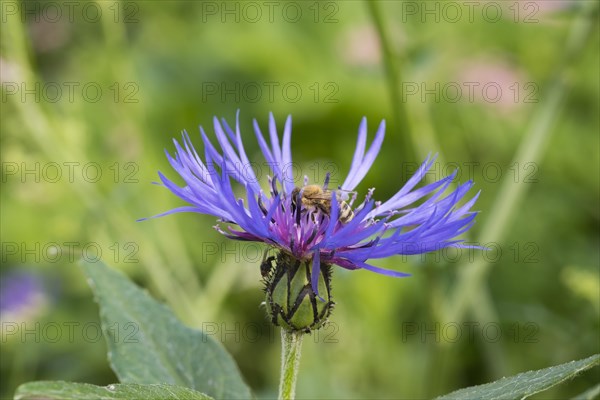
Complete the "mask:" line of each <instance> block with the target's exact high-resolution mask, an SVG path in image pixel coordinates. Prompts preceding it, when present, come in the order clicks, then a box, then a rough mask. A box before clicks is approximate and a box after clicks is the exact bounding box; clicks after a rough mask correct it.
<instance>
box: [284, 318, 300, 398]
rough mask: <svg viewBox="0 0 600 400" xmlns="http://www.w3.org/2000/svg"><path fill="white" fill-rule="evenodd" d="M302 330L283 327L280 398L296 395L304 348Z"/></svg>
mask: <svg viewBox="0 0 600 400" xmlns="http://www.w3.org/2000/svg"><path fill="white" fill-rule="evenodd" d="M302 335H303V334H302V333H301V332H289V331H287V330H285V329H281V378H280V381H279V400H292V399H294V397H296V379H297V377H298V367H299V366H300V353H301V350H302V338H303V336H302Z"/></svg>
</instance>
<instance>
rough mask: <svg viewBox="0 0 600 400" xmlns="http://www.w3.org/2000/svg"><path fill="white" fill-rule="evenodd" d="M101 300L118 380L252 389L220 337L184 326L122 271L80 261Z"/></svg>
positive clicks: (221, 393) (233, 395)
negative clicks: (244, 379)
mask: <svg viewBox="0 0 600 400" xmlns="http://www.w3.org/2000/svg"><path fill="white" fill-rule="evenodd" d="M82 266H83V269H84V271H85V273H86V275H87V276H88V280H89V284H90V286H91V287H92V290H93V291H94V294H95V298H96V301H97V302H98V304H99V305H100V319H101V321H102V332H103V334H104V336H105V338H106V341H107V344H108V358H109V361H110V364H111V367H112V369H113V371H115V373H116V374H117V377H118V378H119V380H120V381H121V382H122V383H140V384H147V383H168V384H172V385H178V386H185V387H188V388H190V389H194V390H197V391H199V392H202V393H206V394H208V395H210V396H212V397H215V398H227V399H248V398H251V397H252V395H251V393H250V388H249V387H248V386H247V385H246V384H245V383H244V381H243V379H242V376H241V374H240V372H239V370H238V368H237V365H236V364H235V361H234V360H233V358H232V357H231V356H230V355H229V353H227V351H226V350H225V349H224V348H223V346H222V345H221V343H219V342H217V341H215V340H213V339H212V338H211V337H209V336H207V335H206V334H204V333H203V332H202V331H199V330H194V329H191V328H188V327H186V326H184V325H183V324H182V323H181V322H180V321H179V320H178V319H177V317H175V315H174V314H173V312H172V311H171V310H170V309H169V308H167V307H166V306H165V305H164V304H162V303H159V302H157V301H156V300H154V299H153V298H151V297H150V296H149V295H148V293H146V291H144V290H142V289H140V288H139V287H137V286H136V285H135V284H133V283H132V282H131V281H130V280H129V279H127V278H126V277H125V276H124V275H123V274H122V273H121V272H119V271H117V270H114V269H111V268H108V267H107V266H106V265H104V264H103V263H101V262H96V263H85V262H82Z"/></svg>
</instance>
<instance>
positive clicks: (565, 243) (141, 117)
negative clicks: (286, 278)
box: [0, 0, 600, 399]
mask: <svg viewBox="0 0 600 400" xmlns="http://www.w3.org/2000/svg"><path fill="white" fill-rule="evenodd" d="M1 7H2V9H1V11H2V16H1V18H2V37H1V56H0V62H1V81H2V102H1V106H2V111H1V115H0V117H1V124H2V125H1V134H2V147H1V157H2V191H1V213H2V220H1V236H2V270H1V277H2V304H1V306H2V315H0V319H1V322H2V342H1V346H2V357H1V361H0V366H1V386H0V396H1V397H2V398H4V397H11V396H12V393H13V392H14V389H15V388H16V387H17V386H18V385H19V384H22V383H24V382H26V381H31V380H41V379H45V380H48V379H53V380H70V381H78V382H88V383H95V384H108V383H113V382H115V381H116V378H115V376H114V375H113V373H112V372H111V370H110V369H109V367H108V363H107V360H106V354H105V343H104V340H103V338H102V337H100V335H99V332H98V330H99V320H98V316H97V306H96V305H95V304H94V302H93V299H92V294H91V291H90V289H89V288H88V286H87V284H86V282H85V279H84V278H83V274H82V273H81V271H80V270H79V269H78V267H77V265H76V263H74V261H76V260H77V259H79V258H80V257H82V256H83V257H87V258H88V259H96V258H97V257H101V258H102V259H103V260H104V261H106V262H107V263H108V264H110V265H112V266H114V267H115V268H119V269H121V270H124V271H125V272H126V273H127V274H128V275H129V276H130V277H131V278H132V279H133V280H135V281H136V282H137V283H138V284H140V285H141V286H143V287H146V288H148V290H149V291H150V292H151V293H152V294H153V295H154V296H155V297H157V298H159V299H161V300H163V301H165V302H166V303H168V304H169V306H170V307H172V308H173V309H174V310H175V312H176V313H177V314H178V316H179V317H180V318H181V319H182V320H183V321H184V322H185V323H187V324H189V325H190V326H194V327H199V328H204V329H205V330H206V331H207V332H210V333H211V334H212V335H213V336H214V337H215V338H216V339H218V340H221V341H222V342H223V343H224V345H225V346H226V347H227V348H228V350H229V351H230V352H231V353H232V354H233V356H234V357H235V359H236V361H237V362H238V364H239V365H240V368H241V370H242V373H243V375H244V376H245V377H246V379H247V381H248V383H249V384H250V386H251V387H252V388H253V390H254V391H255V393H256V395H257V397H259V398H265V397H273V396H275V395H276V387H277V382H278V372H279V357H280V355H279V354H280V353H279V352H280V348H279V334H278V332H276V331H275V330H274V329H273V328H270V327H269V326H268V324H267V322H266V320H265V316H264V310H263V309H262V308H261V307H260V303H261V301H262V300H263V292H262V290H261V289H262V288H261V283H260V273H259V268H258V267H259V264H260V258H261V257H262V247H260V246H255V245H252V244H250V245H248V244H241V243H233V242H230V241H226V240H224V238H223V237H222V236H220V235H219V234H218V233H217V232H216V231H214V230H212V229H209V228H210V227H211V226H212V225H214V223H215V221H214V218H213V217H210V216H203V215H195V214H177V215H173V216H169V217H165V218H160V219H155V220H150V221H145V222H136V220H137V219H139V218H143V217H148V216H151V215H155V214H158V213H160V212H163V211H166V210H169V209H172V208H175V207H177V206H180V205H183V203H182V201H180V200H179V199H177V198H176V197H175V196H173V195H171V194H170V193H169V192H168V191H167V190H165V189H163V188H161V187H158V186H155V185H152V184H151V182H153V181H155V180H157V179H158V178H157V170H161V171H162V172H164V173H165V174H166V175H167V176H169V177H171V178H173V179H177V177H176V176H175V175H176V174H175V173H174V172H173V171H172V170H171V168H170V166H169V165H168V162H167V160H166V158H165V157H164V152H163V149H167V150H168V151H170V152H172V151H173V149H174V147H173V145H172V142H171V139H172V138H173V137H179V133H180V131H181V130H182V129H186V130H187V131H188V132H189V133H190V134H191V136H192V140H193V141H194V142H195V143H196V146H197V148H198V149H199V152H201V151H203V149H202V145H201V140H200V137H199V135H198V128H197V127H198V125H199V124H201V125H202V126H203V127H204V128H205V130H206V131H207V133H208V134H209V136H212V132H213V128H212V116H214V115H216V116H219V117H224V118H226V119H227V121H228V122H229V123H230V124H233V123H235V113H236V111H237V110H238V109H239V110H240V126H241V131H242V134H243V137H244V140H245V144H246V149H247V151H248V153H249V154H250V155H251V156H252V158H253V160H255V161H257V162H261V156H260V151H259V149H258V146H257V145H256V142H255V139H254V135H253V133H252V119H253V118H256V119H257V121H258V123H259V124H260V126H261V127H262V129H263V132H265V131H266V130H267V122H268V113H269V112H270V111H272V112H273V113H274V115H275V118H276V120H277V122H278V126H279V127H280V128H282V127H283V123H284V120H285V117H286V116H287V115H288V114H292V116H293V137H292V148H293V157H294V160H295V161H296V162H298V165H299V166H300V172H301V173H302V174H306V175H308V176H309V178H310V179H311V181H314V180H318V181H322V179H323V178H324V176H325V173H326V172H327V171H330V172H333V180H334V182H335V183H338V184H341V182H343V179H344V177H345V174H346V173H347V171H348V169H349V166H350V161H351V158H352V154H353V150H354V146H355V138H356V131H357V128H358V125H359V122H360V119H361V118H362V116H366V117H367V118H368V121H369V132H370V137H373V134H374V131H375V129H376V127H377V125H378V124H379V121H380V120H381V119H386V121H387V126H388V128H387V136H386V139H385V142H384V146H383V148H382V151H381V153H380V155H379V158H378V159H377V161H376V162H375V164H374V166H373V168H372V170H371V172H370V173H369V175H367V177H366V178H365V179H364V181H363V182H362V183H361V185H360V186H359V188H358V190H359V191H360V196H362V195H364V193H365V191H366V189H368V188H370V187H376V188H377V191H376V192H375V193H376V197H377V199H380V200H385V199H386V198H388V197H389V196H390V195H392V194H393V193H395V192H396V191H397V190H398V189H399V188H400V187H401V185H402V184H403V183H404V182H405V181H406V180H407V179H408V177H409V176H410V173H411V172H412V171H414V170H415V169H416V166H417V165H418V163H420V162H421V161H422V160H423V159H424V158H425V157H426V155H427V154H428V153H429V152H433V153H439V158H438V162H437V164H436V165H435V166H434V170H433V171H434V172H433V173H431V174H430V175H428V176H427V179H428V180H430V181H431V180H434V179H440V178H441V177H442V176H444V175H445V174H447V173H450V172H451V171H452V170H453V169H454V168H455V167H457V166H458V167H460V168H461V173H460V181H461V182H464V181H466V180H467V179H473V180H474V181H475V189H473V191H472V194H475V193H476V191H478V190H481V196H480V199H479V200H478V202H477V204H476V207H475V208H476V209H478V210H481V211H482V212H481V214H480V215H479V217H478V218H477V223H476V224H475V226H474V228H473V229H472V230H471V232H470V233H469V235H468V236H466V237H465V239H467V240H469V241H471V242H477V243H480V244H487V245H488V246H489V247H490V250H488V251H472V252H467V251H463V252H460V253H459V252H456V251H447V252H444V253H441V254H440V253H438V254H430V255H427V256H423V257H421V256H416V257H405V258H403V257H399V256H398V257H392V258H390V259H387V260H381V261H379V262H377V265H380V266H382V267H387V268H394V269H398V270H402V271H405V272H410V273H412V274H413V276H412V277H410V278H406V279H400V280H399V279H392V278H387V277H384V276H379V275H376V274H373V273H370V272H367V271H356V272H348V271H345V270H342V269H340V268H336V269H335V272H334V286H333V287H334V298H335V300H336V302H337V305H336V309H335V312H334V314H333V317H332V319H331V322H332V323H331V325H329V326H328V327H326V328H325V329H324V330H323V331H321V332H319V333H317V334H314V335H313V337H312V339H311V338H309V339H308V340H305V345H304V353H303V358H302V364H301V370H300V376H299V387H298V397H300V398H340V399H342V398H343V399H346V398H411V399H412V398H426V397H433V396H435V395H439V394H443V393H446V392H449V391H451V390H454V389H457V388H460V387H464V386H467V385H474V384H479V383H484V382H487V381H491V380H494V379H498V378H500V377H502V376H506V375H511V374H515V373H517V372H520V371H524V370H530V369H538V368H544V367H547V366H550V365H554V364H558V363H562V362H566V361H570V360H573V359H579V358H583V357H586V356H589V355H591V354H593V353H597V352H599V350H600V343H599V339H598V338H599V337H600V327H599V313H600V294H599V291H600V289H599V281H600V278H599V265H600V259H599V248H598V243H599V219H600V210H599V197H600V193H599V192H600V187H599V186H600V184H599V176H598V174H599V166H600V159H599V135H598V132H599V113H598V110H599V106H600V105H599V92H600V89H599V78H598V70H599V55H598V48H599V31H598V24H597V21H598V11H597V2H595V1H594V2H587V1H571V2H567V1H506V2H504V1H503V2H470V3H469V2H447V3H444V2H435V1H428V2H402V1H384V2H378V3H375V4H370V5H369V4H367V3H365V2H360V1H343V2H342V1H340V2H327V1H326V2H315V1H291V2H286V1H274V2H260V1H259V2H233V1H231V2H200V1H197V2H191V1H140V2H132V1H131V2H130V1H126V2H118V1H116V0H115V1H99V2H78V1H74V2H29V1H27V2H20V1H2V2H1ZM381 35H383V40H381V37H382V36H381ZM382 44H383V49H382ZM265 175H266V171H262V174H261V176H262V178H263V181H264V183H266V177H265ZM458 181H459V180H458V179H457V180H456V182H457V183H458ZM598 380H599V372H598V369H595V370H593V371H590V372H588V373H586V374H584V375H583V376H581V377H579V378H577V379H576V380H574V381H572V382H570V383H568V384H566V385H563V386H560V387H558V388H556V389H553V390H551V391H548V392H545V393H544V394H543V395H542V396H538V398H564V397H567V396H572V395H575V394H577V393H580V392H582V391H584V390H585V389H587V388H589V387H590V386H591V385H592V384H594V383H596V382H598Z"/></svg>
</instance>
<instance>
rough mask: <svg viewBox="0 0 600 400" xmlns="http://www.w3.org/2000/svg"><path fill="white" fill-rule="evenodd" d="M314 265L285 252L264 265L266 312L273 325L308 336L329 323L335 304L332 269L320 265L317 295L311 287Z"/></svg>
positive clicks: (266, 261) (269, 259)
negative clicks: (328, 319) (304, 333)
mask: <svg viewBox="0 0 600 400" xmlns="http://www.w3.org/2000/svg"><path fill="white" fill-rule="evenodd" d="M311 266H312V261H310V260H299V259H297V258H295V257H293V256H291V255H289V254H287V253H285V252H283V251H281V252H279V253H278V254H277V256H276V257H269V258H267V259H266V260H265V261H264V262H263V264H262V265H261V271H262V272H264V282H265V292H266V301H265V303H266V306H267V313H268V315H269V319H270V320H271V322H272V323H273V324H274V325H278V326H281V327H282V328H283V329H286V330H289V331H302V332H306V333H308V332H310V331H312V330H315V329H319V328H320V327H321V326H323V324H324V323H325V322H326V321H327V318H328V317H329V315H330V314H331V309H332V308H333V305H334V303H333V301H332V300H331V266H330V265H327V264H321V268H320V271H319V283H318V288H319V290H318V292H319V293H318V294H317V293H315V292H314V290H313V288H312V285H311Z"/></svg>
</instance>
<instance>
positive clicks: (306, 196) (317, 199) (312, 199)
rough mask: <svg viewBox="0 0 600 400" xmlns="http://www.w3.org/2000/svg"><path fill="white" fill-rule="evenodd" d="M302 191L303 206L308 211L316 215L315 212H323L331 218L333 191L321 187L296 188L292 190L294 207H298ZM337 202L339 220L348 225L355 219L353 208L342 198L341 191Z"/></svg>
mask: <svg viewBox="0 0 600 400" xmlns="http://www.w3.org/2000/svg"><path fill="white" fill-rule="evenodd" d="M300 191H302V199H301V202H302V205H303V206H304V208H305V209H306V210H308V211H309V212H310V213H311V214H313V215H314V212H315V211H321V212H322V213H323V214H325V215H327V216H329V215H330V214H331V190H328V189H324V188H323V187H321V186H319V185H307V186H304V187H302V188H299V187H296V188H294V190H292V206H293V207H297V204H296V201H297V200H296V199H297V198H298V193H300ZM336 197H337V201H338V204H339V217H338V220H339V221H340V222H341V223H343V224H346V223H348V222H350V221H351V220H352V218H354V212H353V211H352V208H351V207H350V206H349V205H348V203H346V202H345V201H344V200H343V199H342V198H341V196H340V194H339V191H338V192H336Z"/></svg>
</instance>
